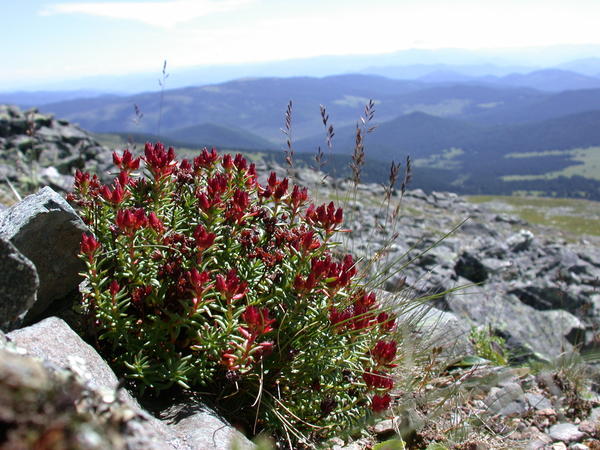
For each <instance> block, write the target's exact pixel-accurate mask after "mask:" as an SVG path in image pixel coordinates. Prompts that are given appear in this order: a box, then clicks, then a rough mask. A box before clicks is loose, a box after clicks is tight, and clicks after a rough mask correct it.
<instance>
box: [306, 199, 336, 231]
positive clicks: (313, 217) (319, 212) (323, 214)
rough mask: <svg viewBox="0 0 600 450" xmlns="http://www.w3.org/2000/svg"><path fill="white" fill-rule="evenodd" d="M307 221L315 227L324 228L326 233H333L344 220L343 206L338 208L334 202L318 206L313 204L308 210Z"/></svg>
mask: <svg viewBox="0 0 600 450" xmlns="http://www.w3.org/2000/svg"><path fill="white" fill-rule="evenodd" d="M306 221H307V222H308V223H310V224H311V225H314V226H315V227H318V228H322V229H323V230H325V233H327V234H331V233H333V232H334V231H336V229H337V226H338V225H340V224H341V223H342V222H343V221H344V213H343V210H342V208H338V209H337V210H336V209H335V205H334V204H333V202H331V203H329V205H327V206H325V205H324V204H323V205H321V206H319V207H317V208H315V205H312V204H311V205H310V206H309V207H308V209H307V210H306Z"/></svg>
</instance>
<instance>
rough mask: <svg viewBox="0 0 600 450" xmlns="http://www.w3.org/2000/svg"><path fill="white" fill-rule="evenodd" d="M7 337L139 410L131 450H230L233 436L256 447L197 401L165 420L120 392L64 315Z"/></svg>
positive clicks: (130, 425)
mask: <svg viewBox="0 0 600 450" xmlns="http://www.w3.org/2000/svg"><path fill="white" fill-rule="evenodd" d="M7 337H8V339H9V340H10V341H11V342H12V343H13V344H14V345H16V346H17V347H19V348H22V349H24V350H25V351H26V352H27V354H28V355H31V356H36V357H39V358H42V359H43V360H44V361H46V362H47V363H48V364H50V365H52V366H55V367H58V368H61V369H63V370H68V371H69V372H72V373H74V374H76V375H77V376H78V377H79V378H80V379H81V380H83V381H84V382H85V384H86V386H88V387H89V388H90V389H93V390H95V391H99V392H102V393H103V395H105V396H108V397H110V396H111V395H112V396H113V397H115V398H116V399H117V400H118V401H120V402H122V403H123V404H125V405H127V406H128V407H129V408H130V409H131V410H132V411H133V412H134V413H135V420H130V421H128V422H127V424H126V425H127V429H126V433H125V435H126V436H125V437H126V442H127V448H129V449H132V450H145V449H152V450H162V449H169V448H174V449H182V450H183V449H186V450H188V449H198V450H200V449H224V450H225V449H229V448H230V446H229V444H230V443H232V442H233V441H234V440H235V441H237V442H238V444H239V445H240V448H244V449H245V448H253V445H252V444H251V443H250V442H249V441H248V440H247V439H246V438H245V437H244V436H243V435H241V434H240V433H239V432H237V431H235V430H234V429H233V428H231V426H230V425H228V424H227V423H226V422H225V421H223V420H222V419H221V418H219V416H218V415H216V414H215V413H214V412H213V411H211V410H210V409H208V408H207V407H205V406H202V405H199V404H194V405H193V406H194V408H193V409H192V408H190V405H189V404H182V405H175V406H173V408H172V410H171V411H172V412H173V414H171V415H169V414H165V419H166V420H165V421H162V420H159V419H157V418H156V417H154V416H152V415H151V414H149V413H148V412H146V411H144V410H143V409H141V407H140V406H139V404H138V402H137V401H136V400H135V399H134V398H133V397H132V396H131V394H130V393H129V392H127V391H126V390H123V389H120V390H119V391H118V392H117V393H116V395H115V389H116V388H117V386H118V379H117V377H116V375H115V374H114V372H113V371H112V369H111V368H110V367H109V366H108V365H107V364H106V362H105V361H104V360H103V359H102V358H101V357H100V355H98V353H97V352H96V351H95V350H94V349H93V348H92V347H91V346H89V345H88V344H86V343H85V342H84V341H83V340H82V339H81V338H80V337H79V336H78V335H77V334H76V333H75V332H74V331H73V330H71V328H69V326H68V325H67V324H66V323H65V322H64V321H63V320H62V319H58V318H56V317H51V318H48V319H45V320H43V321H41V322H39V323H37V324H35V325H32V326H29V327H26V328H22V329H19V330H15V331H12V332H11V333H8V334H7ZM184 409H185V410H186V414H184V413H183V410H184ZM213 439H214V442H215V443H216V445H214V446H213V444H212V443H213Z"/></svg>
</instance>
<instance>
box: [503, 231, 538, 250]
mask: <svg viewBox="0 0 600 450" xmlns="http://www.w3.org/2000/svg"><path fill="white" fill-rule="evenodd" d="M533 239H534V236H533V233H532V232H531V231H529V230H521V231H519V232H518V233H517V234H513V235H512V236H510V237H509V238H508V239H507V241H506V243H507V244H508V246H509V247H510V249H511V251H513V252H522V251H524V250H528V249H529V248H530V246H531V244H532V242H533Z"/></svg>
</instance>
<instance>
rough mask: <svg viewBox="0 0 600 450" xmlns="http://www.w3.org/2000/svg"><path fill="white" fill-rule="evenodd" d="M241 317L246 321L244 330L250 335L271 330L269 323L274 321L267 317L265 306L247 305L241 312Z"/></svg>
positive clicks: (267, 312) (261, 333) (257, 334)
mask: <svg viewBox="0 0 600 450" xmlns="http://www.w3.org/2000/svg"><path fill="white" fill-rule="evenodd" d="M242 319H243V320H244V322H246V325H247V326H246V331H247V332H248V333H249V334H250V335H252V336H255V337H257V336H261V335H263V334H267V333H268V332H269V331H273V327H272V326H271V324H272V323H273V322H275V319H270V318H269V310H268V309H267V308H257V307H256V306H248V307H247V308H246V310H245V311H244V312H243V313H242Z"/></svg>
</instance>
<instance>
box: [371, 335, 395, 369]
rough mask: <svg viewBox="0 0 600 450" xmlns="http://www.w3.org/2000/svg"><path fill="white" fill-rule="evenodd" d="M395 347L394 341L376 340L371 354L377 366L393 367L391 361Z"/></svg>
mask: <svg viewBox="0 0 600 450" xmlns="http://www.w3.org/2000/svg"><path fill="white" fill-rule="evenodd" d="M397 348H398V344H397V343H396V341H377V344H375V347H374V348H373V349H372V350H371V356H372V357H373V359H374V360H375V362H377V365H379V366H385V367H395V365H394V364H392V361H394V359H395V358H396V351H397Z"/></svg>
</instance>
